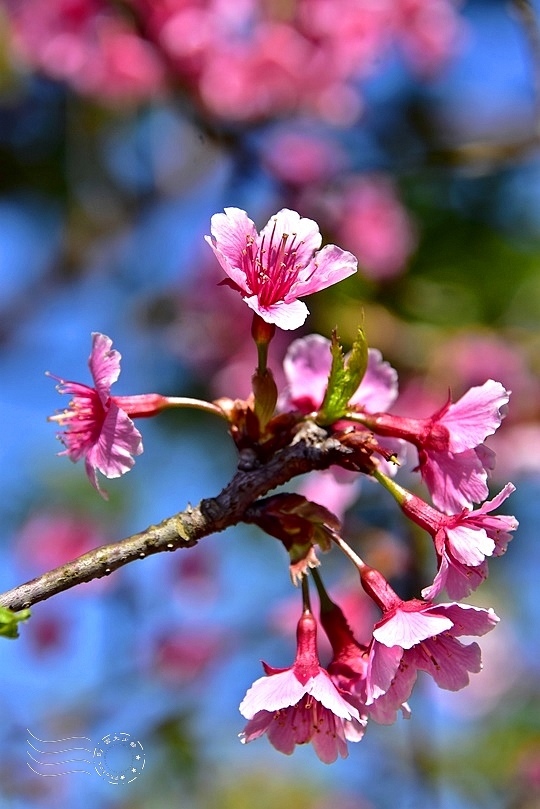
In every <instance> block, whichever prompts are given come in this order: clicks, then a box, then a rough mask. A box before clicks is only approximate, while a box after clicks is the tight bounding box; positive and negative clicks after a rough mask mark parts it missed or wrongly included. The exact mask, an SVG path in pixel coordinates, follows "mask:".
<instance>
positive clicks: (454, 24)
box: [7, 0, 462, 123]
mask: <svg viewBox="0 0 540 809" xmlns="http://www.w3.org/2000/svg"><path fill="white" fill-rule="evenodd" d="M7 11H8V20H9V21H10V23H11V27H12V32H13V33H12V37H13V42H14V46H15V52H16V53H17V54H18V56H19V58H20V57H22V58H23V59H24V61H25V62H26V63H29V64H30V65H32V66H33V67H36V68H38V69H41V70H43V71H45V72H46V73H47V74H48V75H50V76H52V77H53V78H56V79H61V80H64V81H66V82H68V83H69V84H70V85H72V86H73V87H74V88H75V89H76V90H77V91H78V92H82V93H85V94H90V95H94V96H97V97H99V98H101V99H109V100H113V99H129V100H138V99H144V98H149V97H152V96H155V94H156V92H159V91H160V90H164V89H165V88H170V87H172V86H174V85H175V84H177V83H178V82H180V83H181V84H182V85H183V87H185V88H186V89H188V90H189V92H190V93H192V95H193V96H194V97H195V98H196V100H197V103H198V104H200V105H202V106H203V107H204V108H206V110H208V111H209V112H210V113H211V114H213V115H217V116H220V117H223V118H225V119H233V120H254V119H255V120H256V119H261V118H266V117H268V116H273V115H280V114H283V113H285V112H290V111H291V110H298V109H307V110H309V111H310V112H314V113H316V114H318V115H321V116H322V117H325V118H327V119H329V120H331V121H334V122H336V121H337V122H341V123H343V122H344V123H350V122H351V120H354V118H355V117H356V116H357V114H358V112H359V110H360V107H361V105H360V102H359V99H358V94H357V91H356V89H355V87H354V80H355V79H358V78H362V77H365V76H366V75H369V74H371V73H372V72H373V71H374V70H375V69H376V67H377V65H378V63H380V61H381V59H382V58H383V57H384V56H385V55H386V54H388V52H389V51H390V50H391V48H392V46H393V45H394V44H395V43H397V44H398V46H399V47H400V48H401V51H402V53H403V54H404V56H405V58H406V59H407V60H408V61H409V62H410V63H411V64H412V66H413V67H414V68H415V69H417V70H419V71H420V72H423V73H426V72H427V73H429V72H432V71H433V70H435V69H436V68H438V67H439V66H440V65H441V64H442V63H444V62H445V61H446V60H447V58H448V56H449V55H450V54H452V53H453V51H454V50H455V48H456V45H457V42H458V40H459V38H460V33H461V28H462V23H461V21H460V18H459V17H458V16H457V13H456V10H455V6H454V3H453V2H452V0H379V2H377V3H373V2H371V0H296V1H295V2H293V3H288V4H274V3H267V2H263V0H241V2H235V3H229V2H227V0H126V2H124V3H110V2H106V0H49V2H47V3H43V2H41V0H25V2H24V3H19V2H17V0H8V2H7Z"/></svg>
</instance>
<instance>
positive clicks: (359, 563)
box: [332, 534, 367, 572]
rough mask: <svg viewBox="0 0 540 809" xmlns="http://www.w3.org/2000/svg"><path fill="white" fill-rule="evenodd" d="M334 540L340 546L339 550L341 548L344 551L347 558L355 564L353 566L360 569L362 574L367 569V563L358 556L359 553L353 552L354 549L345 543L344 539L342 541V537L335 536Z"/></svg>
mask: <svg viewBox="0 0 540 809" xmlns="http://www.w3.org/2000/svg"><path fill="white" fill-rule="evenodd" d="M332 539H333V540H334V542H335V543H336V545H337V546H338V548H339V549H340V550H341V551H343V553H344V554H345V556H347V557H348V558H349V559H350V560H351V562H352V563H353V565H355V566H356V567H357V568H358V570H359V571H360V572H362V570H364V569H365V568H367V565H366V563H365V562H364V560H363V559H361V558H360V557H359V556H358V554H357V553H355V552H354V551H353V549H352V548H351V546H350V545H348V544H347V543H346V542H345V540H344V539H341V537H340V536H338V534H334V535H333V536H332Z"/></svg>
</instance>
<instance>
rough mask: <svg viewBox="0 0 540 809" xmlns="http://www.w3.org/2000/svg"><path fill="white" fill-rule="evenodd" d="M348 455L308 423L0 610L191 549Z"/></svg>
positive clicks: (13, 595)
mask: <svg viewBox="0 0 540 809" xmlns="http://www.w3.org/2000/svg"><path fill="white" fill-rule="evenodd" d="M348 454H350V450H349V449H347V448H346V447H343V446H342V445H341V444H340V443H339V442H338V441H336V440H335V439H333V438H328V436H327V434H326V432H325V431H324V430H321V429H320V428H319V427H317V426H316V425H315V424H313V423H309V422H308V423H306V424H305V425H304V426H303V427H302V428H301V431H300V432H299V433H298V434H297V436H296V438H295V439H294V440H293V442H292V443H291V444H290V445H289V446H287V447H285V448H284V449H282V450H280V451H279V452H277V453H276V454H275V455H274V456H273V457H272V458H271V459H270V460H269V461H268V462H267V463H265V464H260V465H254V466H253V467H252V468H248V469H246V468H243V469H239V470H238V471H237V472H236V474H235V475H234V477H233V478H232V480H231V481H230V483H229V484H228V485H227V486H226V487H225V488H224V489H223V490H222V492H221V493H220V494H219V495H218V496H217V497H215V498H210V499H206V500H202V501H201V503H200V504H199V505H198V506H196V507H191V506H188V507H187V508H186V509H185V510H184V511H180V512H179V513H178V514H175V515H173V516H172V517H168V518H167V519H165V520H163V521H162V522H160V523H159V524H158V525H152V526H150V527H149V528H147V529H146V530H145V531H141V532H140V533H138V534H133V536H130V537H127V538H126V539H122V540H120V541H119V542H113V543H112V544H110V545H103V546H101V547H100V548H96V549H95V550H92V551H89V552H88V553H85V554H84V555H83V556H79V557H78V558H77V559H74V560H73V561H72V562H68V563H67V564H65V565H62V566H61V567H57V568H55V569H54V570H51V571H49V572H47V573H44V574H43V575H42V576H38V577H37V578H35V579H32V581H29V582H26V583H25V584H21V585H19V586H18V587H14V588H13V589H11V590H8V591H7V592H5V593H3V594H1V595H0V605H1V606H4V607H9V608H10V609H12V610H20V609H24V608H27V607H31V606H32V605H33V604H37V603H38V602H39V601H45V600H46V599H48V598H51V596H54V595H56V594H57V593H61V592H63V591H64V590H69V589H71V588H72V587H76V586H77V585H79V584H82V583H84V582H89V581H92V580H93V579H99V578H101V577H103V576H108V575H109V574H110V573H112V572H113V570H117V569H118V568H119V567H122V566H123V565H127V564H129V563H130V562H134V561H135V560H136V559H144V558H145V557H146V556H151V555H153V554H155V553H162V552H163V551H175V550H177V549H178V548H189V547H192V546H193V545H196V544H197V542H198V541H199V540H200V539H202V538H203V537H205V536H208V535H210V534H214V533H217V532H219V531H223V530H224V529H225V528H228V527H229V526H231V525H236V524H237V523H239V522H241V521H242V517H243V514H244V512H245V510H246V509H247V508H248V507H249V506H250V505H251V504H252V503H253V502H254V501H255V500H256V499H257V498H259V497H261V496H262V495H264V494H266V493H267V492H268V491H270V490H271V489H274V488H275V487H276V486H280V485H281V484H283V483H286V482H287V481H288V480H290V479H291V478H293V477H295V476H297V475H301V474H304V473H306V472H310V471H312V470H316V469H327V468H328V467H329V466H330V465H331V464H335V463H339V462H340V460H342V459H343V457H344V456H345V455H348Z"/></svg>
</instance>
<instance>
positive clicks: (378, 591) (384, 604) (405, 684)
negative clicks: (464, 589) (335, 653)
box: [361, 567, 499, 707]
mask: <svg viewBox="0 0 540 809" xmlns="http://www.w3.org/2000/svg"><path fill="white" fill-rule="evenodd" d="M361 578H362V585H363V587H364V589H365V590H366V592H367V593H368V594H369V595H370V596H371V598H373V600H374V601H375V602H376V603H377V604H378V605H379V607H380V608H381V610H382V611H383V617H382V618H381V620H380V621H378V622H377V623H376V624H375V627H374V629H373V641H372V644H371V647H370V653H369V663H368V674H367V687H366V695H367V699H366V705H367V706H368V707H369V706H370V705H371V704H372V703H373V702H374V700H376V699H378V698H380V697H381V696H382V695H383V694H386V693H389V692H390V688H392V689H393V690H394V692H395V693H396V694H398V695H399V700H401V701H403V700H406V699H407V698H408V696H409V694H410V692H411V690H412V687H413V685H414V682H415V680H416V674H417V671H418V670H422V671H426V672H428V674H430V675H431V676H432V677H433V679H434V680H435V682H436V683H437V685H438V686H439V687H440V688H444V689H447V690H449V691H458V690H459V689H461V688H464V687H465V686H466V685H467V684H468V683H469V674H470V673H477V672H479V671H480V670H481V668H482V663H481V653H480V647H479V646H478V644H477V643H471V644H469V645H465V644H463V643H461V641H459V640H457V638H458V637H460V636H462V635H484V634H485V633H486V632H489V631H490V630H491V629H493V627H494V626H495V625H496V624H497V623H498V621H499V618H498V617H497V615H495V613H494V612H493V610H492V609H489V610H485V609H481V608H480V607H472V606H470V605H468V604H456V603H448V604H436V605H434V604H431V603H429V602H426V601H421V600H419V599H412V600H410V601H403V600H402V599H400V598H399V597H398V596H397V595H396V593H394V591H393V590H392V589H391V588H390V586H389V585H388V582H386V580H385V579H384V578H383V577H382V576H381V574H380V573H378V571H375V570H373V569H370V568H367V567H366V568H365V570H363V571H361Z"/></svg>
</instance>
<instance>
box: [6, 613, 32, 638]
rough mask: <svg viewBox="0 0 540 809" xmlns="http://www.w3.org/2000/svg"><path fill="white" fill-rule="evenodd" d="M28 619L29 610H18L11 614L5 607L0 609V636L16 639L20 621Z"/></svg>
mask: <svg viewBox="0 0 540 809" xmlns="http://www.w3.org/2000/svg"><path fill="white" fill-rule="evenodd" d="M29 618H30V610H19V611H18V612H13V611H12V610H9V609H8V608H7V607H0V635H3V636H4V637H5V638H18V637H19V628H18V626H17V624H18V623H19V622H20V621H27V620H28V619H29Z"/></svg>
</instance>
